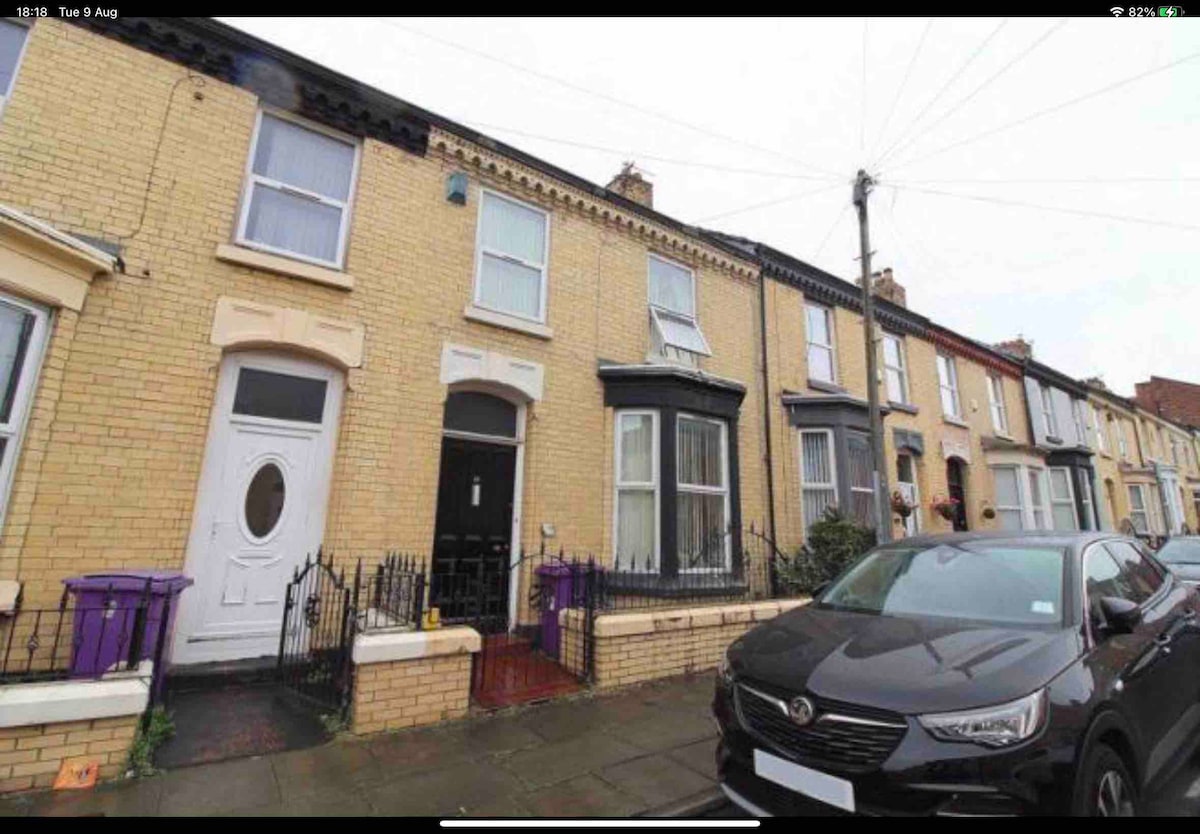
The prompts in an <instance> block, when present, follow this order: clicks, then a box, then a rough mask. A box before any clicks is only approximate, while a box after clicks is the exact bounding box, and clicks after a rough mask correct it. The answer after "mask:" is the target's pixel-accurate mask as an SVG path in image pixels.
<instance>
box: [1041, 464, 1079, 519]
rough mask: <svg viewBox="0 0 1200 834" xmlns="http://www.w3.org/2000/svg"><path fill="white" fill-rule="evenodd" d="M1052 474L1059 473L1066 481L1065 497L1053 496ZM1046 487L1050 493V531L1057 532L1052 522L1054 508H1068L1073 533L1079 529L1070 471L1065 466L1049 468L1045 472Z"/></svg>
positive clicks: (1073, 484) (1073, 485)
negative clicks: (1072, 524)
mask: <svg viewBox="0 0 1200 834" xmlns="http://www.w3.org/2000/svg"><path fill="white" fill-rule="evenodd" d="M1054 472H1061V473H1062V474H1063V476H1064V477H1066V479H1067V494H1066V495H1065V496H1056V495H1055V494H1054V476H1053V473H1054ZM1046 486H1047V487H1048V488H1049V493H1050V496H1049V497H1050V529H1052V530H1058V527H1057V526H1056V525H1055V522H1054V508H1055V506H1062V507H1068V508H1069V509H1070V510H1071V521H1072V522H1073V523H1074V525H1075V526H1074V527H1072V528H1071V530H1073V531H1077V530H1079V529H1080V524H1079V513H1078V511H1077V510H1076V508H1075V479H1074V478H1072V477H1071V469H1070V467H1067V466H1051V467H1049V468H1048V469H1047V470H1046Z"/></svg>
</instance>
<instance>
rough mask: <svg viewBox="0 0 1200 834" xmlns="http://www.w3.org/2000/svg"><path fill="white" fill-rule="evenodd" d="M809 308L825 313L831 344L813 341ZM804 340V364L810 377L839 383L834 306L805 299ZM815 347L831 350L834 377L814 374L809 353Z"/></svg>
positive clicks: (831, 367)
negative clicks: (821, 376)
mask: <svg viewBox="0 0 1200 834" xmlns="http://www.w3.org/2000/svg"><path fill="white" fill-rule="evenodd" d="M809 308H812V309H814V310H820V311H821V312H822V313H823V314H824V315H825V330H826V331H827V332H828V333H829V344H823V343H821V342H814V341H813V337H812V328H810V327H809V326H808V311H809ZM804 341H805V351H804V364H805V366H806V370H807V373H808V378H809V379H813V380H816V381H817V382H825V383H828V384H830V385H837V384H838V363H837V332H836V331H835V330H834V317H833V308H832V307H827V306H825V305H824V304H817V303H816V302H813V301H809V300H808V299H805V300H804ZM814 347H815V348H818V349H820V350H826V351H829V370H830V373H831V375H832V377H833V378H832V379H821V378H820V377H818V376H813V372H812V371H813V365H812V362H811V361H810V360H809V354H811V353H812V349H813V348H814Z"/></svg>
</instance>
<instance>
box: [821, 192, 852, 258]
mask: <svg viewBox="0 0 1200 834" xmlns="http://www.w3.org/2000/svg"><path fill="white" fill-rule="evenodd" d="M849 209H850V204H849V203H843V204H842V210H841V211H839V212H838V213H837V217H835V218H833V222H832V223H830V224H829V231H827V232H826V233H825V237H823V238H821V245H820V246H818V247H817V252H816V254H815V255H813V260H814V261H815V260H816V259H817V258H819V257H821V253H822V252H824V251H825V247H826V246H827V245H828V244H829V241H830V239H832V238H833V232H834V230H835V229H837V227H838V224H839V223H841V222H842V218H843V217H845V216H846V212H847V211H849Z"/></svg>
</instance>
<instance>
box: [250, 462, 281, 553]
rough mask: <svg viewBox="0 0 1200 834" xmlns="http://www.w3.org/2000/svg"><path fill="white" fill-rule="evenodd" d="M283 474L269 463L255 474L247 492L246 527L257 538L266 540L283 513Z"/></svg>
mask: <svg viewBox="0 0 1200 834" xmlns="http://www.w3.org/2000/svg"><path fill="white" fill-rule="evenodd" d="M284 492H285V489H284V485H283V472H281V471H280V470H279V467H278V466H276V465H275V464H274V463H267V464H264V465H263V466H262V468H261V469H259V470H258V471H257V472H255V473H254V478H252V479H251V481H250V486H249V488H247V490H246V527H247V528H248V529H249V530H250V535H252V536H254V537H255V538H258V539H262V538H265V537H266V536H267V535H268V534H269V533H270V532H271V531H272V530H274V529H275V525H277V524H278V523H279V516H280V515H281V514H282V513H283V498H284Z"/></svg>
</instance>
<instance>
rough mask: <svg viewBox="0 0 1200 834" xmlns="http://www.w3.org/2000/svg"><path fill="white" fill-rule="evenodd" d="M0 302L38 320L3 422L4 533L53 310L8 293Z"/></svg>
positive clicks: (0, 489) (0, 519)
mask: <svg viewBox="0 0 1200 834" xmlns="http://www.w3.org/2000/svg"><path fill="white" fill-rule="evenodd" d="M0 300H3V301H4V303H6V304H10V305H12V306H13V307H18V308H20V309H22V310H24V311H25V312H27V313H30V314H32V315H33V317H34V320H33V330H32V332H31V333H30V334H29V344H28V345H27V346H26V348H25V360H24V364H23V366H22V368H21V372H20V374H21V375H20V377H19V379H18V382H17V389H16V391H14V392H13V402H12V408H11V409H10V410H9V414H8V422H7V423H0V437H2V438H4V440H5V442H6V448H5V450H4V457H3V460H0V531H2V530H3V529H4V522H5V519H6V518H7V516H8V498H9V494H10V492H11V491H12V484H13V479H14V478H15V476H16V471H17V461H19V460H20V458H21V449H22V447H23V446H24V445H25V444H24V440H25V430H26V427H27V423H28V418H29V412H30V410H31V408H32V406H33V398H34V393H35V392H36V391H37V385H38V380H39V379H40V378H41V372H42V359H43V357H44V356H45V352H46V341H47V339H48V338H49V332H50V311H49V310H47V309H46V308H45V307H42V306H40V305H38V304H34V303H32V302H29V301H26V300H25V299H23V298H18V297H16V296H12V295H9V294H8V293H0Z"/></svg>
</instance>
